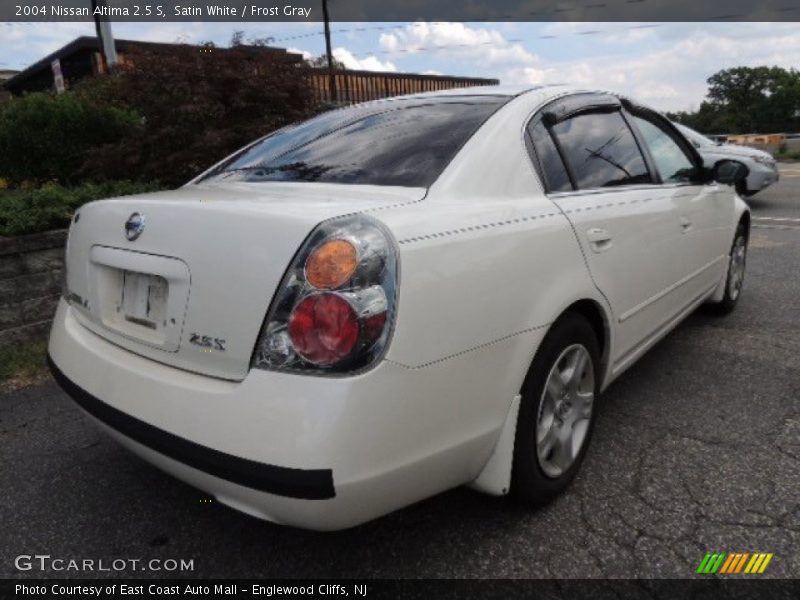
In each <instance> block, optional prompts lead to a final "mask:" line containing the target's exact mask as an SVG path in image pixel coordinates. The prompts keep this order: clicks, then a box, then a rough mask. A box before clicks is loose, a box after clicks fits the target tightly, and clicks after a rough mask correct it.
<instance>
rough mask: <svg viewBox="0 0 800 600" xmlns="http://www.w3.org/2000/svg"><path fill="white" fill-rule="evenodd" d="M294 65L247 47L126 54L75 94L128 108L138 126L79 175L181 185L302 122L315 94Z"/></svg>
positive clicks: (92, 159)
mask: <svg viewBox="0 0 800 600" xmlns="http://www.w3.org/2000/svg"><path fill="white" fill-rule="evenodd" d="M234 41H236V40H234ZM240 41H241V40H240ZM299 68H300V67H299V66H298V65H297V64H295V63H292V62H291V61H288V60H287V59H286V55H285V54H284V53H281V52H275V51H273V50H270V49H265V48H261V47H255V46H252V45H236V46H234V47H232V48H223V49H220V48H213V47H210V46H209V47H204V48H198V47H196V46H176V47H175V48H174V49H173V50H171V51H170V52H169V53H168V54H165V53H146V52H138V53H130V54H129V55H128V56H127V60H126V65H125V66H123V67H121V68H120V70H119V71H118V72H117V73H116V74H115V75H113V76H110V77H97V78H94V79H92V80H89V81H87V82H85V83H84V84H82V85H80V86H78V89H77V90H76V93H78V94H79V95H80V96H81V97H84V98H87V99H89V100H90V101H92V102H94V103H97V104H99V105H105V106H116V107H118V108H121V109H124V110H130V111H134V112H136V113H137V114H139V115H141V116H142V117H143V119H144V121H143V122H144V125H143V126H142V127H141V128H140V129H138V130H136V131H134V132H132V134H130V135H128V136H126V137H125V138H124V139H123V140H121V141H120V142H119V143H117V144H115V145H114V147H113V148H112V149H111V150H110V151H109V149H107V148H104V149H103V150H102V151H92V152H90V153H89V160H88V161H87V163H86V166H85V168H84V175H86V176H87V177H90V178H94V179H98V178H111V179H134V180H143V181H147V180H158V181H162V182H164V183H166V184H170V185H180V184H183V183H185V182H186V181H188V180H189V179H191V178H192V177H194V176H195V175H198V174H199V173H200V172H201V171H203V170H205V169H206V168H208V167H210V166H211V165H213V164H214V163H216V162H217V161H219V160H221V159H222V158H224V157H225V156H227V155H228V154H230V153H232V152H234V151H235V150H237V149H239V148H241V147H242V146H244V145H245V144H247V143H249V142H251V141H253V140H255V139H257V138H259V137H261V136H264V135H266V134H267V133H270V132H271V131H273V130H275V129H278V128H280V127H283V126H284V125H287V124H289V123H292V122H295V121H298V120H301V119H304V118H306V117H308V116H309V115H310V114H311V112H312V110H313V96H312V93H311V89H310V87H309V83H308V80H307V78H306V77H304V76H303V74H302V73H300V72H298V69H299Z"/></svg>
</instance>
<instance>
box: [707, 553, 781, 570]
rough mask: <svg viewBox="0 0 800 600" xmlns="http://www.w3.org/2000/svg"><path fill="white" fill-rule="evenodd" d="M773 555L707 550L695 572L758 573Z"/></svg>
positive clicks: (764, 568)
mask: <svg viewBox="0 0 800 600" xmlns="http://www.w3.org/2000/svg"><path fill="white" fill-rule="evenodd" d="M773 556H774V554H773V553H772V552H769V553H767V552H753V553H750V552H727V553H726V552H714V553H711V552H708V553H706V555H705V556H704V557H703V560H702V561H700V566H699V567H697V573H700V574H702V575H713V574H715V573H719V574H720V575H734V574H737V573H745V574H748V575H760V574H761V573H763V572H764V571H765V570H766V568H767V565H768V564H769V561H771V560H772V557H773Z"/></svg>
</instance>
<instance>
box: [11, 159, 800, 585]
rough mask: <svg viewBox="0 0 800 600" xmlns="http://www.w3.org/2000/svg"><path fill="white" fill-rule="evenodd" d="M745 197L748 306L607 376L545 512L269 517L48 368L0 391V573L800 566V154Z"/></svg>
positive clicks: (340, 573) (498, 508) (522, 571)
mask: <svg viewBox="0 0 800 600" xmlns="http://www.w3.org/2000/svg"><path fill="white" fill-rule="evenodd" d="M750 202H751V206H752V208H753V216H754V221H753V222H754V225H755V227H754V229H753V231H752V235H751V241H750V254H749V259H748V271H747V276H746V279H745V289H744V292H743V296H742V298H741V301H740V304H739V306H738V308H737V310H736V311H735V312H734V313H733V314H732V315H730V316H728V317H723V318H719V317H712V316H709V315H706V314H704V313H697V314H695V315H693V316H691V317H690V318H689V319H688V320H687V321H686V322H685V323H684V324H682V325H681V326H680V327H679V328H678V329H677V330H675V331H674V332H673V333H672V334H670V335H669V336H668V337H667V338H666V339H665V340H664V341H662V342H661V343H660V344H658V345H657V346H656V347H655V348H654V349H653V350H652V351H650V352H649V353H648V354H647V355H646V356H645V357H644V358H643V359H642V360H641V361H640V362H638V363H637V364H636V365H635V366H634V367H633V368H631V369H630V370H629V371H628V372H627V373H626V374H625V375H623V376H622V377H621V378H620V379H619V380H618V381H617V382H615V383H614V384H613V385H612V386H611V387H610V388H609V389H608V390H607V392H606V393H605V394H604V396H603V398H602V402H601V405H600V414H599V420H598V422H597V428H596V431H595V436H594V439H593V442H592V446H591V448H590V450H589V454H588V456H587V459H586V462H585V463H584V466H583V469H582V471H581V473H580V475H579V476H578V478H577V480H576V481H575V484H574V485H573V486H572V488H571V489H570V490H569V492H568V493H567V494H566V495H565V496H563V497H562V498H560V499H559V500H558V501H557V502H555V503H554V504H552V505H551V506H549V507H547V508H545V509H540V510H531V509H527V508H524V507H521V506H518V505H515V504H514V503H513V502H510V501H508V500H507V499H498V498H491V497H488V496H484V495H481V494H478V493H475V492H472V491H469V490H466V489H459V490H454V491H452V492H448V493H445V494H442V495H440V496H437V497H435V498H432V499H430V500H427V501H425V502H423V503H420V504H417V505H414V506H411V507H409V508H406V509H405V510H402V511H400V512H397V513H394V514H391V515H389V516H387V517H384V518H382V519H379V520H377V521H374V522H372V523H368V524H366V525H363V526H361V527H358V528H355V529H352V530H349V531H344V532H339V533H332V534H331V533H329V534H319V533H310V532H305V531H299V530H294V529H288V528H284V527H279V526H275V525H271V524H269V523H265V522H260V521H257V520H255V519H253V518H251V517H247V516H244V515H242V514H239V513H237V512H234V511H233V510H231V509H228V508H226V507H224V506H221V505H219V504H216V503H214V502H213V501H209V499H208V498H207V497H205V496H204V495H203V494H202V493H200V492H198V491H197V490H194V489H192V488H190V487H188V486H186V485H184V484H183V483H181V482H179V481H177V480H174V479H172V478H171V477H169V476H167V475H164V474H162V473H161V472H159V471H157V470H156V469H155V468H153V467H151V466H149V465H148V464H146V463H144V462H142V461H140V460H139V459H137V458H135V457H134V456H133V455H131V454H129V453H128V452H126V451H124V450H122V449H121V448H120V447H118V446H117V445H116V444H115V443H113V442H112V441H111V440H110V439H109V438H107V437H105V436H104V435H103V434H101V433H100V432H99V431H98V430H97V429H96V428H95V427H94V426H93V425H92V424H91V423H90V422H89V421H88V419H87V418H86V417H84V416H83V414H82V413H80V411H79V410H78V408H77V407H76V406H75V405H74V404H73V403H72V401H71V400H69V399H68V398H67V397H66V396H65V395H64V394H63V393H62V392H61V391H60V390H59V389H58V388H57V386H56V385H55V384H54V383H52V382H48V383H46V384H43V385H41V386H36V387H30V388H27V389H23V390H19V391H16V392H13V393H10V394H8V395H6V396H4V397H0V455H1V456H2V460H0V576H3V577H9V576H19V575H20V574H21V573H20V572H19V571H17V570H16V569H15V566H14V558H15V557H16V556H18V555H20V554H49V555H51V556H53V557H62V558H66V559H70V558H74V559H84V558H90V559H104V560H108V561H110V560H112V559H114V558H120V557H123V558H142V559H145V560H148V559H151V558H162V559H163V558H175V559H193V560H194V571H192V572H186V573H179V574H178V575H180V576H188V577H253V576H257V577H358V578H360V577H380V578H394V577H486V578H489V577H498V578H500V577H572V578H584V577H690V576H693V575H694V572H695V570H696V568H697V566H698V564H699V563H700V561H701V559H702V558H703V556H704V554H705V553H706V552H716V551H721V552H770V553H774V558H773V559H772V561H771V563H770V564H769V567H768V569H767V570H766V572H765V574H764V576H769V577H794V578H796V577H800V554H798V549H800V493H799V492H800V163H796V164H789V165H782V179H781V181H780V182H779V183H778V184H777V185H775V186H773V187H772V188H770V189H769V190H767V191H765V192H764V193H762V194H759V195H757V196H755V197H754V198H752V199H751V200H750ZM27 574H28V575H33V576H40V575H41V574H40V573H38V572H29V573H27ZM45 575H49V576H73V577H78V576H108V575H129V576H139V577H141V576H154V577H157V576H175V575H176V573H172V572H163V571H159V572H154V571H150V570H147V571H122V572H117V573H109V572H101V573H94V574H93V573H81V572H74V571H73V572H60V573H54V572H50V573H45Z"/></svg>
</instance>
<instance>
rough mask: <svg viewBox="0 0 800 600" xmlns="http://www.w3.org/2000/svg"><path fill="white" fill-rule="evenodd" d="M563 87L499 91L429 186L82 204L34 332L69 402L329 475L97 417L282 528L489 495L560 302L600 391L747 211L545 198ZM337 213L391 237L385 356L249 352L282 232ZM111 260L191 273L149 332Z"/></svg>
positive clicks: (707, 291)
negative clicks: (543, 145) (122, 302)
mask: <svg viewBox="0 0 800 600" xmlns="http://www.w3.org/2000/svg"><path fill="white" fill-rule="evenodd" d="M498 91H502V88H501V89H500V90H495V89H492V90H491V91H489V90H483V91H482V90H481V89H477V90H476V89H472V90H460V91H458V92H455V91H451V92H446V93H444V94H442V93H440V94H439V95H457V94H464V95H469V94H476V93H498ZM518 91H519V90H518ZM573 92H574V91H572V90H570V89H569V88H565V87H551V88H541V89H534V90H532V91H530V92H528V93H522V94H520V95H518V96H517V97H515V98H514V99H512V100H510V101H509V102H508V104H506V105H505V106H504V107H503V108H501V109H500V110H499V111H498V112H497V113H495V114H494V115H493V116H492V117H490V118H489V120H488V121H487V122H486V123H485V124H484V125H483V126H482V127H481V128H480V129H479V130H478V131H477V133H476V134H475V135H474V136H472V138H470V139H469V141H468V142H467V143H466V144H465V145H464V146H463V148H461V150H460V151H459V152H458V154H457V155H456V156H455V158H454V159H453V160H452V161H451V162H450V164H449V165H448V166H447V168H445V170H444V171H443V172H442V173H441V175H440V176H439V177H438V179H437V180H436V182H435V183H434V184H433V185H432V186H431V187H430V188H429V189H427V190H425V189H422V188H391V187H380V186H357V185H336V184H310V183H256V184H252V183H250V184H244V183H240V184H224V185H219V184H214V185H212V184H208V185H206V184H200V185H195V184H191V185H187V186H185V187H183V188H181V189H180V190H177V191H175V192H165V193H156V194H150V195H145V196H134V197H128V198H123V199H117V200H111V201H102V202H96V203H92V204H89V205H87V206H85V207H83V208H82V209H81V210H80V215H81V216H80V220H79V222H78V223H76V224H74V225H73V227H72V230H71V234H70V238H69V242H68V252H69V258H68V266H69V269H68V276H67V284H68V289H69V291H70V292H71V293H73V294H76V295H77V296H79V297H80V298H83V299H86V300H88V303H89V306H88V307H86V306H83V305H82V304H81V303H80V302H76V301H75V299H74V298H73V299H72V300H71V301H70V302H67V301H65V300H62V301H61V303H60V304H59V308H58V312H57V315H56V319H55V322H54V325H53V330H52V334H51V338H50V345H49V354H50V357H51V360H52V361H53V364H54V366H55V371H56V372H57V376H58V377H59V378H60V381H61V382H62V385H64V382H65V381H66V382H67V383H66V386H67V387H68V388H69V387H70V386H73V387H74V386H78V388H80V390H78V393H79V394H80V393H84V394H85V395H88V397H89V400H87V401H86V402H87V403H88V404H87V403H85V404H82V406H84V408H86V407H87V406H90V405H95V406H96V403H97V402H100V403H101V404H102V405H103V406H107V407H110V408H108V409H106V408H103V410H104V411H107V412H108V413H110V414H112V416H113V417H114V419H125V418H128V417H130V418H132V419H135V420H137V422H141V423H144V424H146V426H152V427H153V428H157V429H158V430H161V431H163V432H166V434H167V435H168V436H175V437H177V438H180V439H182V440H189V441H190V442H191V443H192V444H195V445H199V446H202V447H204V448H209V449H212V450H213V451H215V452H219V453H224V454H225V455H227V456H229V457H235V458H237V459H244V460H246V461H252V462H253V463H254V464H264V465H267V466H269V465H275V466H277V467H279V468H281V469H285V470H297V471H298V472H299V471H303V470H315V471H326V472H329V473H331V474H332V475H331V476H332V486H333V487H332V488H331V491H332V492H334V493H333V495H332V496H330V497H327V496H326V497H315V498H308V497H303V494H302V492H300V493H299V495H298V494H295V495H294V496H292V495H291V494H288V495H286V494H277V493H270V492H267V491H263V490H259V489H255V488H253V487H248V486H245V485H240V484H237V483H233V482H232V481H231V480H228V479H226V478H225V477H224V476H220V475H219V474H214V473H213V469H207V470H203V469H198V468H194V467H192V466H189V465H188V464H186V463H185V462H182V461H178V460H175V459H174V458H171V457H170V456H167V455H166V454H164V453H163V452H160V451H158V450H157V449H153V448H152V447H147V446H145V445H143V444H142V443H140V442H139V441H136V440H135V439H132V438H131V437H129V436H127V435H125V434H124V433H119V432H117V431H114V427H108V426H107V425H105V426H104V427H106V428H107V429H109V430H110V431H111V432H112V435H114V437H115V438H116V439H118V440H119V441H120V442H121V443H122V444H124V445H125V446H127V447H128V448H130V449H131V450H132V451H134V452H136V453H137V454H139V455H141V456H143V457H144V458H145V459H146V460H148V461H150V462H153V463H154V464H156V465H158V466H159V467H160V468H162V469H164V470H165V471H168V472H170V473H172V474H173V475H175V476H176V477H179V478H181V479H183V480H184V481H187V482H188V483H190V484H192V485H195V486H197V487H199V488H201V489H203V490H205V491H206V492H208V493H210V494H212V495H214V496H215V497H216V498H217V499H218V500H219V501H221V502H223V503H226V504H229V505H231V506H233V507H234V508H237V509H239V510H242V511H244V512H247V513H249V514H253V515H255V516H258V517H261V518H265V519H269V520H272V521H276V522H279V523H285V524H290V525H296V526H300V527H307V528H312V529H339V528H343V527H348V526H352V525H356V524H358V523H361V522H364V521H366V520H369V519H371V518H374V517H377V516H379V515H381V514H385V513H386V512H389V511H391V510H395V509H397V508H400V507H402V506H405V505H407V504H409V503H412V502H415V501H417V500H420V499H422V498H425V497H427V496H430V495H433V494H436V493H438V492H441V491H444V490H446V489H449V488H452V487H455V486H458V485H462V484H470V483H471V484H472V485H473V486H474V487H476V488H478V489H481V490H483V491H486V492H489V493H494V494H504V493H507V491H508V486H509V481H510V476H511V456H512V454H513V440H514V434H513V430H514V425H515V423H516V412H517V410H518V407H519V393H520V389H521V386H522V383H523V380H524V378H525V376H526V373H527V371H528V368H529V366H530V364H531V362H532V360H533V357H534V355H535V353H536V350H537V348H538V346H539V344H540V342H541V340H542V339H543V338H544V336H545V335H546V333H547V331H548V328H549V327H550V325H551V324H552V323H553V322H554V321H555V320H556V319H557V318H558V317H559V315H561V314H562V313H563V312H564V311H565V310H566V309H567V308H568V307H570V306H571V305H573V304H574V303H575V302H578V301H581V302H590V303H592V305H593V306H595V307H596V308H597V310H598V311H599V312H600V313H601V314H602V318H603V321H604V323H603V326H604V327H603V328H604V333H605V338H606V339H605V348H604V357H603V364H602V365H601V373H600V381H601V386H602V387H605V386H607V385H608V384H609V383H610V382H611V381H612V380H613V379H614V378H615V377H616V376H618V375H619V373H621V372H622V371H623V370H624V369H625V368H627V367H628V366H629V365H630V364H631V363H632V362H633V360H635V358H637V357H638V356H640V355H641V353H642V352H644V350H646V349H647V348H648V347H650V346H651V345H652V344H653V343H655V342H656V341H657V340H658V339H660V337H661V336H663V335H664V334H665V333H666V332H668V331H669V330H670V329H671V327H673V326H674V325H675V324H677V322H679V320H680V319H681V318H682V317H684V316H685V315H686V314H688V312H689V311H691V310H692V309H693V308H694V307H696V306H697V305H698V304H700V303H702V302H703V301H705V300H707V299H709V298H710V297H711V296H712V294H713V295H716V294H718V293H719V289H720V285H721V284H722V283H724V277H725V272H726V268H725V267H726V264H727V262H726V258H727V254H728V251H729V248H730V244H731V241H732V239H733V233H734V231H735V228H736V225H737V223H738V222H739V219H740V218H741V217H742V215H743V213H744V212H745V211H747V207H746V205H745V204H744V203H743V202H742V201H741V200H740V199H739V198H738V197H736V195H735V194H734V193H733V192H732V190H731V189H730V188H729V187H728V186H719V185H716V184H710V185H705V186H641V188H639V189H622V188H618V189H614V190H611V189H605V190H603V191H601V192H597V193H573V194H570V193H567V194H552V195H548V194H545V193H544V191H543V186H542V183H541V182H540V180H539V177H538V175H537V173H536V170H535V169H534V167H533V164H532V162H531V159H530V156H529V154H528V151H527V148H526V146H525V143H524V138H523V131H524V126H525V124H526V123H527V121H528V119H529V118H530V117H531V116H532V115H533V114H534V113H535V112H536V111H537V109H539V108H540V107H541V106H542V105H543V104H544V103H546V102H549V101H550V100H553V99H555V98H557V97H559V96H562V95H565V94H569V93H573ZM423 96H424V95H423ZM382 102H391V100H386V101H382ZM135 211H138V212H141V213H142V214H146V216H147V229H146V231H145V232H144V233H143V234H142V236H141V237H140V238H139V239H137V240H135V241H127V240H126V239H125V236H124V235H123V223H124V222H125V220H126V219H127V218H128V216H129V215H130V214H131V213H132V212H135ZM352 212H363V213H367V214H369V215H371V216H372V217H374V218H376V219H379V220H380V222H381V223H383V224H384V225H385V226H386V227H387V228H388V230H389V231H391V233H392V235H393V237H394V239H395V240H396V242H397V248H398V251H399V265H400V273H399V285H398V298H397V307H398V309H397V317H396V322H395V325H394V332H393V336H392V339H391V342H390V344H389V346H388V349H387V351H386V353H385V355H384V356H383V358H382V360H381V361H380V362H379V363H378V364H377V365H375V366H374V367H372V368H370V369H368V370H366V371H364V372H360V373H358V374H355V375H352V376H340V377H321V376H316V375H303V374H297V373H288V372H278V371H269V370H261V369H255V368H253V369H251V368H250V357H251V355H252V352H253V348H254V345H255V343H256V339H257V337H258V334H259V330H260V327H261V324H262V322H263V320H264V317H265V314H266V312H267V309H268V306H269V304H270V301H271V298H272V297H273V295H274V293H275V288H276V287H277V286H278V284H279V282H280V281H281V278H282V276H283V274H284V272H285V271H286V269H287V266H288V264H289V262H290V261H291V260H292V257H293V256H294V254H295V253H296V252H297V250H298V248H299V246H300V245H301V243H302V242H303V240H304V239H305V238H306V237H307V236H308V235H309V233H310V231H311V230H312V229H313V228H314V226H315V225H316V224H318V223H319V222H321V221H324V220H326V219H329V218H332V217H336V216H339V215H344V214H348V213H352ZM682 217H685V218H686V219H687V220H689V222H690V224H689V226H688V227H683V226H682V220H681V219H682ZM597 228H603V229H606V230H608V231H609V232H610V233H611V234H612V242H611V245H610V247H608V248H605V249H604V250H603V251H601V252H595V249H593V242H592V241H591V240H590V239H588V237H587V232H588V231H590V230H592V229H597ZM98 248H99V249H100V250H98ZM109 248H110V249H114V252H112V251H109V250H108V249H109ZM120 250H127V251H133V252H135V253H136V254H133V252H128V253H125V254H123V255H121V254H119V252H118V251H120ZM98 252H99V254H98ZM128 255H130V256H128ZM98 256H99V258H98ZM121 256H124V257H125V260H128V259H130V260H133V259H134V258H141V259H142V260H143V261H150V262H149V263H148V264H153V265H156V266H155V267H153V268H154V269H162V270H163V271H164V273H165V275H164V276H165V277H170V278H171V280H170V281H175V282H180V281H183V280H185V279H186V278H187V277H188V278H189V279H190V283H191V288H190V290H189V291H188V292H187V294H186V299H185V300H184V302H183V306H184V307H185V308H184V310H185V314H183V315H178V314H177V312H176V314H175V315H174V316H175V319H176V325H175V327H179V328H180V333H179V334H178V335H175V336H173V337H169V336H167V337H169V340H167V342H164V344H162V345H161V347H160V346H159V344H158V343H157V340H156V341H155V342H153V341H152V340H151V341H150V342H148V341H147V340H142V339H141V338H140V337H137V336H128V335H126V333H125V331H124V330H120V329H119V327H118V325H115V323H114V322H113V315H111V317H109V313H110V312H111V311H110V309H109V308H108V307H107V306H106V307H105V308H104V306H105V305H104V304H103V301H102V299H100V298H99V296H98V294H97V293H96V289H97V287H98V285H99V284H97V283H96V281H97V279H96V274H94V272H95V270H96V269H97V268H98V267H97V266H96V264H97V263H98V261H100V262H102V261H105V262H109V261H111V262H113V261H119V260H123V259H122V258H120V257H121ZM109 257H110V258H109ZM169 260H179V261H180V262H182V263H183V264H184V265H186V270H185V271H184V270H183V269H182V268H181V267H178V266H176V263H173V262H169ZM165 261H167V262H165ZM126 264H127V263H126ZM140 264H144V263H140ZM159 265H160V266H159ZM130 266H131V268H132V269H133V268H135V265H134V264H133V263H131V265H130ZM123 268H128V267H127V266H124V267H123ZM93 277H95V279H93ZM92 282H95V283H92ZM175 310H176V311H177V310H178V309H177V308H176V309H175ZM98 311H99V312H98ZM169 316H170V317H172V316H173V315H169ZM109 319H111V320H109ZM193 331H200V332H204V333H208V334H209V335H214V336H220V337H224V339H225V342H226V351H225V352H220V353H213V352H207V351H204V350H203V349H202V348H200V347H196V346H194V345H192V344H191V343H188V337H187V336H188V335H189V334H190V333H191V332H193ZM167 333H169V331H168V328H167ZM165 335H166V334H165ZM173 342H174V347H173V346H169V344H170V343H173ZM69 382H72V383H69ZM73 391H75V390H74V389H73ZM79 403H80V402H79ZM92 403H94V404H92ZM87 410H88V409H87ZM90 412H92V411H90ZM101 412H102V411H101ZM112 420H113V419H112Z"/></svg>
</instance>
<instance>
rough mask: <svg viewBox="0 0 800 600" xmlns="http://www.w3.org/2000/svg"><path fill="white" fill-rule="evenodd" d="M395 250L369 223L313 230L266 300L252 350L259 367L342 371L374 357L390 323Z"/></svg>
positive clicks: (348, 220) (335, 223) (359, 219)
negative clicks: (264, 315) (270, 298)
mask: <svg viewBox="0 0 800 600" xmlns="http://www.w3.org/2000/svg"><path fill="white" fill-rule="evenodd" d="M396 287H397V250H396V246H395V243H394V240H393V238H392V236H391V234H390V233H389V232H388V231H387V230H386V229H385V227H384V226H383V225H382V224H381V223H380V222H378V221H377V220H375V219H373V218H371V217H367V216H364V215H353V216H349V217H342V218H337V219H332V220H330V221H325V222H324V223H321V224H320V225H319V226H317V228H316V229H314V231H313V232H312V233H311V235H310V236H309V237H308V239H307V240H306V241H305V243H304V244H303V246H302V247H301V248H300V251H299V252H298V253H297V255H296V256H295V258H294V260H293V261H292V264H291V265H290V266H289V269H288V270H287V271H286V275H284V277H283V281H282V282H281V285H280V287H279V289H278V291H277V293H276V295H275V298H274V299H273V301H272V305H271V306H270V309H269V312H268V313H267V318H266V320H265V321H264V326H263V327H262V329H261V334H260V336H259V339H258V343H257V344H256V349H255V352H254V353H253V363H252V366H253V367H255V368H259V369H273V370H286V371H298V370H299V371H304V372H317V373H350V372H353V371H357V370H361V369H364V368H366V367H369V366H370V365H372V364H373V363H375V362H376V361H377V360H378V359H379V358H380V357H381V356H382V355H383V352H384V350H385V348H386V345H387V344H388V341H389V336H390V335H391V330H392V326H393V324H394V315H395V309H396V307H395V300H396Z"/></svg>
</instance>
